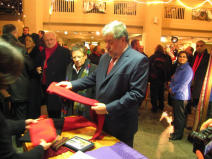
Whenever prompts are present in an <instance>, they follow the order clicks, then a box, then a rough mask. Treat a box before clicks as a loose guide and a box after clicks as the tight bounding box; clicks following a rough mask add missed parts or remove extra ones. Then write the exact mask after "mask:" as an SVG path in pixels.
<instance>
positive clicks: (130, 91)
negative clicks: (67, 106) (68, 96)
mask: <svg viewBox="0 0 212 159" xmlns="http://www.w3.org/2000/svg"><path fill="white" fill-rule="evenodd" d="M110 60H111V57H110V56H109V54H108V53H106V54H104V55H102V57H101V59H100V62H99V65H98V66H97V69H96V70H95V71H94V72H93V73H92V74H91V75H90V76H88V77H85V78H83V79H79V80H76V81H72V87H73V90H75V89H77V90H79V89H84V88H87V87H92V86H96V99H97V100H98V101H99V102H101V103H104V104H105V105H106V109H107V111H108V114H107V115H105V116H106V117H105V123H104V130H105V131H106V132H108V133H109V134H111V135H113V136H115V137H117V136H118V134H120V133H124V134H125V136H128V135H130V136H131V135H134V133H135V132H136V131H137V129H138V114H137V110H138V107H139V106H140V104H141V102H142V100H143V99H144V97H145V91H146V85H147V81H148V67H149V62H148V58H147V57H146V56H144V55H142V54H141V53H139V52H137V51H136V50H134V49H132V48H131V47H128V48H127V49H126V51H125V52H124V53H123V54H122V55H121V57H120V58H119V60H118V61H117V63H116V64H115V66H114V67H113V68H112V70H111V71H110V73H109V74H108V75H107V69H108V65H109V63H110Z"/></svg>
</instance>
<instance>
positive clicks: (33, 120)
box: [25, 119, 38, 130]
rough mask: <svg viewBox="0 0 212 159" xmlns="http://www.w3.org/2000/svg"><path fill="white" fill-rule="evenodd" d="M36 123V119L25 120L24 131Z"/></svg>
mask: <svg viewBox="0 0 212 159" xmlns="http://www.w3.org/2000/svg"><path fill="white" fill-rule="evenodd" d="M37 122H38V119H27V120H25V124H26V129H27V130H29V127H30V124H32V123H37Z"/></svg>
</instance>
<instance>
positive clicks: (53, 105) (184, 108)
mask: <svg viewBox="0 0 212 159" xmlns="http://www.w3.org/2000/svg"><path fill="white" fill-rule="evenodd" d="M2 33H3V35H2V36H1V40H0V57H1V58H0V59H1V61H0V65H1V66H0V67H1V70H0V76H2V77H1V80H0V87H1V89H0V97H1V100H0V101H1V103H0V104H1V107H0V109H1V112H0V118H1V119H2V120H1V123H0V124H1V125H0V126H1V128H3V127H5V131H3V132H2V133H1V134H2V136H5V137H4V139H3V138H1V139H2V140H0V142H1V145H7V146H6V147H5V148H4V149H3V148H2V149H1V151H0V156H3V159H6V158H32V157H31V156H33V157H34V158H41V156H42V155H43V152H44V150H46V149H48V148H49V146H50V145H51V144H52V143H46V142H45V141H42V142H41V144H40V146H37V147H35V148H34V149H33V150H32V151H30V152H29V153H24V154H23V155H21V154H17V153H15V151H14V150H13V151H12V150H11V149H12V145H11V140H10V136H9V134H11V133H12V132H14V133H13V134H15V135H16V138H17V144H18V138H19V137H20V132H22V131H23V130H24V128H25V127H26V126H27V125H28V124H30V123H32V122H36V120H34V119H36V118H38V117H39V116H40V115H41V105H46V106H47V112H48V116H49V117H50V118H62V117H65V116H70V115H82V116H84V117H86V118H88V119H90V116H89V111H90V109H92V110H93V111H95V112H96V113H97V114H101V115H105V122H104V127H103V130H104V131H106V132H107V133H109V134H110V135H113V136H115V137H117V138H118V139H119V140H121V141H123V142H125V143H126V144H127V145H129V146H131V147H133V140H134V135H135V133H136V131H137V129H138V108H139V107H140V105H141V103H142V101H143V100H144V98H145V97H146V92H147V83H148V82H149V83H150V97H151V104H152V109H151V111H152V112H153V113H156V112H158V111H159V110H160V111H163V110H164V91H165V89H167V90H168V91H169V96H170V99H171V105H172V107H173V116H174V121H173V122H172V124H173V126H174V132H173V133H172V134H170V138H169V139H170V140H179V139H182V137H183V132H184V127H185V125H186V120H187V115H188V114H189V113H190V110H191V107H192V106H193V107H197V104H198V102H199V97H200V94H201V89H202V85H203V81H204V78H205V75H206V72H207V67H208V63H209V57H210V55H209V53H208V52H207V49H206V47H205V42H204V41H201V40H200V41H197V42H196V51H195V52H194V53H193V51H194V49H193V48H192V47H191V46H189V47H188V48H186V49H185V50H182V51H179V53H178V52H177V54H176V57H175V59H176V60H175V61H174V62H173V61H172V57H170V56H169V54H168V53H167V52H166V50H165V49H164V47H163V46H162V45H157V46H156V49H155V52H154V53H153V54H152V55H151V56H150V57H148V56H147V54H145V53H144V46H142V45H140V43H139V40H137V39H134V40H132V41H131V46H130V45H129V38H128V32H127V28H126V26H125V24H123V23H122V22H119V21H113V22H111V23H109V24H107V25H106V26H105V27H104V28H103V30H102V35H103V38H104V41H105V44H106V46H105V49H106V50H107V52H106V53H105V49H101V48H100V46H95V47H94V46H90V48H89V49H88V48H86V47H85V46H84V45H83V44H76V45H74V46H73V47H72V48H71V50H69V49H68V48H66V47H63V46H61V45H60V44H59V43H58V42H57V38H56V34H55V33H54V32H46V33H45V32H44V31H42V30H40V31H39V33H38V34H36V33H32V34H29V27H24V28H23V34H22V36H21V37H18V33H17V29H16V27H15V26H14V25H12V24H7V25H4V26H3V28H2ZM8 59H9V61H7V60H8ZM9 64H10V66H9ZM52 82H59V83H58V84H57V86H60V87H65V88H67V89H71V90H73V91H75V92H77V93H78V94H80V95H83V96H86V97H89V98H93V99H96V100H97V101H99V103H96V104H95V105H94V106H92V107H91V108H90V107H87V106H85V105H83V104H81V103H77V102H74V101H67V100H64V99H62V98H60V97H59V96H57V95H52V94H48V93H47V92H46V89H47V88H48V86H49V85H50V84H51V83H52ZM211 94H212V93H211ZM5 118H8V119H13V120H14V119H15V120H20V121H17V122H19V123H18V124H20V126H16V127H14V128H15V129H16V130H13V129H11V125H12V124H14V123H13V122H12V121H9V122H8V120H6V119H5ZM209 118H212V95H210V102H209V105H208V113H207V119H209ZM19 129H20V130H19ZM8 132H11V133H8ZM1 147H2V146H1ZM34 153H36V155H33V154H34ZM7 156H12V157H7Z"/></svg>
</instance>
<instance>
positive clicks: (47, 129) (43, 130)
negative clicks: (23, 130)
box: [29, 118, 57, 146]
mask: <svg viewBox="0 0 212 159" xmlns="http://www.w3.org/2000/svg"><path fill="white" fill-rule="evenodd" d="M29 134H30V138H31V142H32V144H33V146H37V145H39V144H40V142H41V141H40V140H41V139H43V140H45V141H46V142H52V141H53V140H55V139H56V137H57V133H56V129H55V127H54V123H53V120H52V119H50V118H48V119H40V120H38V122H37V123H33V124H30V128H29Z"/></svg>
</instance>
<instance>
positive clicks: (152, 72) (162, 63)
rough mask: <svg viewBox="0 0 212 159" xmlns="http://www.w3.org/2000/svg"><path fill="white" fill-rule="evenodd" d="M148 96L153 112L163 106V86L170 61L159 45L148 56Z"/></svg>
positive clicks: (168, 72)
mask: <svg viewBox="0 0 212 159" xmlns="http://www.w3.org/2000/svg"><path fill="white" fill-rule="evenodd" d="M149 63H150V65H149V82H150V97H151V104H152V109H151V111H152V112H153V113H156V112H157V111H158V109H160V110H163V108H164V87H165V82H168V80H169V77H170V75H169V74H170V68H171V63H170V62H169V61H168V58H167V55H165V53H164V49H163V47H162V46H161V45H157V47H156V49H155V52H154V54H153V55H152V56H150V58H149Z"/></svg>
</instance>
